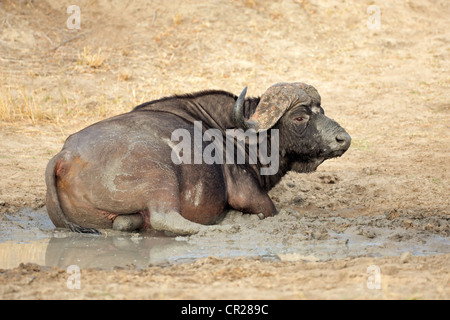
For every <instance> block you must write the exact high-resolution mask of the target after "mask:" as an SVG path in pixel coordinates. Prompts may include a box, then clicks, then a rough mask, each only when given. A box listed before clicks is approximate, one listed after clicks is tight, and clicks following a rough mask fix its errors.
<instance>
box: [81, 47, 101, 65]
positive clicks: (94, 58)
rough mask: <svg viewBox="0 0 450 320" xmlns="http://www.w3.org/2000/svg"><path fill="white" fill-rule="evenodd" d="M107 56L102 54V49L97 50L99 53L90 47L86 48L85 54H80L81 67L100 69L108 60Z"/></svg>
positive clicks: (84, 49)
mask: <svg viewBox="0 0 450 320" xmlns="http://www.w3.org/2000/svg"><path fill="white" fill-rule="evenodd" d="M106 58H107V57H106V55H105V54H104V53H103V52H102V49H101V48H99V49H97V52H94V50H93V49H92V48H90V47H84V48H83V52H80V53H79V54H78V61H77V63H78V64H79V65H86V66H89V67H91V68H93V69H98V68H100V67H102V66H103V65H104V63H105V60H106Z"/></svg>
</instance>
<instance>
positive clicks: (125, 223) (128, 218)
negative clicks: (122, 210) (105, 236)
mask: <svg viewBox="0 0 450 320" xmlns="http://www.w3.org/2000/svg"><path fill="white" fill-rule="evenodd" d="M143 224H144V218H143V217H142V215H141V214H140V213H135V214H126V215H125V214H124V215H120V216H117V217H116V218H115V219H114V222H113V225H112V228H113V229H114V230H117V231H126V232H130V231H135V230H138V229H141V228H142V226H143Z"/></svg>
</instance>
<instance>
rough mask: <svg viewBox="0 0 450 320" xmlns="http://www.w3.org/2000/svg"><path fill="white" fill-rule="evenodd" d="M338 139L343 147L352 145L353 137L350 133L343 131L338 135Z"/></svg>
mask: <svg viewBox="0 0 450 320" xmlns="http://www.w3.org/2000/svg"><path fill="white" fill-rule="evenodd" d="M336 141H337V143H338V144H339V145H341V146H342V147H343V148H346V149H348V147H350V143H351V141H352V138H351V137H350V135H349V134H348V133H347V132H341V133H339V134H338V135H337V136H336Z"/></svg>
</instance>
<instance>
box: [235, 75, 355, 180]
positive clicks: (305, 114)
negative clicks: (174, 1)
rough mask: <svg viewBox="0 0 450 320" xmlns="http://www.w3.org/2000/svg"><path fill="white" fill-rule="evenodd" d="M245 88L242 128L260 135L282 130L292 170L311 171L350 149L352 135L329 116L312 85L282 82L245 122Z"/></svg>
mask: <svg viewBox="0 0 450 320" xmlns="http://www.w3.org/2000/svg"><path fill="white" fill-rule="evenodd" d="M246 92H247V88H245V89H244V90H243V91H242V93H241V94H240V96H239V97H238V99H237V100H236V104H235V107H234V120H235V125H236V126H237V127H238V128H241V129H244V130H247V129H254V130H256V131H257V132H259V131H263V130H269V129H272V128H274V129H279V130H280V141H279V148H280V153H281V157H282V158H284V159H286V161H287V162H288V163H289V165H290V169H291V170H294V171H297V172H311V171H314V170H316V169H317V167H318V166H319V165H320V164H321V163H322V162H323V161H325V160H327V159H330V158H334V157H340V156H341V155H343V154H344V152H345V151H347V149H348V148H349V147H350V143H351V138H350V135H349V134H348V133H347V132H346V131H345V130H344V129H343V128H342V127H341V126H340V125H339V124H338V123H337V122H336V121H334V120H332V119H330V118H328V117H326V116H325V113H324V109H323V108H322V106H321V98H320V95H319V93H318V92H317V90H316V89H315V88H314V87H313V86H310V85H307V84H304V83H300V82H295V83H278V84H275V85H273V86H272V87H270V88H269V89H267V91H266V92H265V93H264V94H263V95H262V97H261V99H260V101H259V103H258V106H257V107H256V110H255V112H254V113H253V115H252V116H251V117H250V119H248V120H247V119H245V117H244V113H243V109H244V102H245V95H246Z"/></svg>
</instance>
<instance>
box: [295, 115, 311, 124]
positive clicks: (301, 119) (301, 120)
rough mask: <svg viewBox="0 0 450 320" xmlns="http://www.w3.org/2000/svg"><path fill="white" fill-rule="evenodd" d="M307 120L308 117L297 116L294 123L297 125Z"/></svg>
mask: <svg viewBox="0 0 450 320" xmlns="http://www.w3.org/2000/svg"><path fill="white" fill-rule="evenodd" d="M307 120H308V117H304V116H299V117H295V118H294V121H295V122H297V123H303V122H306V121H307Z"/></svg>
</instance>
